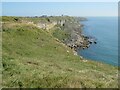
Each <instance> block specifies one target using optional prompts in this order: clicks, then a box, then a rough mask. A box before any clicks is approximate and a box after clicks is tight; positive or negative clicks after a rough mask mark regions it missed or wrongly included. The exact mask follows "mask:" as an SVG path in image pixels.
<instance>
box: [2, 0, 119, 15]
mask: <svg viewBox="0 0 120 90" xmlns="http://www.w3.org/2000/svg"><path fill="white" fill-rule="evenodd" d="M62 14H63V15H69V16H117V15H118V3H117V2H3V3H2V15H3V16H41V15H48V16H51V15H55V16H59V15H62Z"/></svg>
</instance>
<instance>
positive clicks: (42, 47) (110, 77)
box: [2, 23, 118, 88]
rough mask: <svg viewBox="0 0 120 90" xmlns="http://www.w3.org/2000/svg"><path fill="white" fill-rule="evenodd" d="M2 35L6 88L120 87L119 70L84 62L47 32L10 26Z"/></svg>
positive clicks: (4, 27)
mask: <svg viewBox="0 0 120 90" xmlns="http://www.w3.org/2000/svg"><path fill="white" fill-rule="evenodd" d="M53 31H54V30H53ZM54 33H55V34H54V35H57V34H58V33H60V34H61V33H63V32H60V31H55V32H54ZM2 34H3V35H2V39H3V40H2V49H3V50H2V64H3V76H2V79H3V82H2V85H3V87H31V88H32V87H35V88H38V87H42V88H47V87H49V88H51V87H52V88H53V87H54V88H55V87H69V88H70V87H71V88H73V87H77V88H89V87H97V88H101V87H104V88H105V87H109V88H110V87H118V85H117V84H118V83H117V79H118V78H117V72H118V71H117V68H116V67H114V66H111V65H107V64H102V63H100V62H95V61H91V60H88V61H87V62H84V60H83V59H81V58H80V57H79V56H75V55H74V54H73V51H72V50H71V49H70V48H68V47H66V46H65V45H64V44H62V43H61V42H60V41H58V40H56V37H57V36H55V37H54V35H53V34H51V33H49V32H46V31H45V30H42V29H39V28H37V27H35V26H32V25H27V24H24V25H23V24H18V23H15V25H14V26H10V23H6V24H3V32H2ZM57 38H58V39H59V38H60V39H61V36H58V37H57ZM68 51H69V52H68Z"/></svg>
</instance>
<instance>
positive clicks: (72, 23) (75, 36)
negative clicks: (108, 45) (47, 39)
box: [56, 17, 97, 51]
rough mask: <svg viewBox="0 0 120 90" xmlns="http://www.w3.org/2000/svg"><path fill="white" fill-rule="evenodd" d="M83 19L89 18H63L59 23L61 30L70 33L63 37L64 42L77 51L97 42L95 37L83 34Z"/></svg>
mask: <svg viewBox="0 0 120 90" xmlns="http://www.w3.org/2000/svg"><path fill="white" fill-rule="evenodd" d="M83 20H87V19H86V18H80V17H73V18H72V19H71V20H70V19H69V20H68V19H61V20H59V21H58V23H57V27H59V28H60V30H61V31H64V32H67V34H68V37H67V38H63V39H62V42H63V43H65V44H66V45H67V46H68V47H70V48H71V49H74V50H75V51H77V50H78V49H86V48H89V47H90V45H91V44H97V41H96V40H95V39H94V38H92V37H91V36H86V35H84V34H83V27H84V25H83V24H81V23H80V21H83ZM56 30H57V29H56ZM67 34H66V35H67Z"/></svg>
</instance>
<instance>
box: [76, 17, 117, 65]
mask: <svg viewBox="0 0 120 90" xmlns="http://www.w3.org/2000/svg"><path fill="white" fill-rule="evenodd" d="M82 23H83V24H84V25H85V26H84V28H83V30H84V31H83V33H84V34H86V35H90V36H93V37H95V38H96V39H97V44H93V45H91V47H90V48H88V49H85V50H78V54H80V55H82V56H83V57H84V58H86V59H91V60H96V61H101V62H104V63H108V64H112V65H118V19H117V17H89V18H88V20H87V21H83V22H82Z"/></svg>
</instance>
